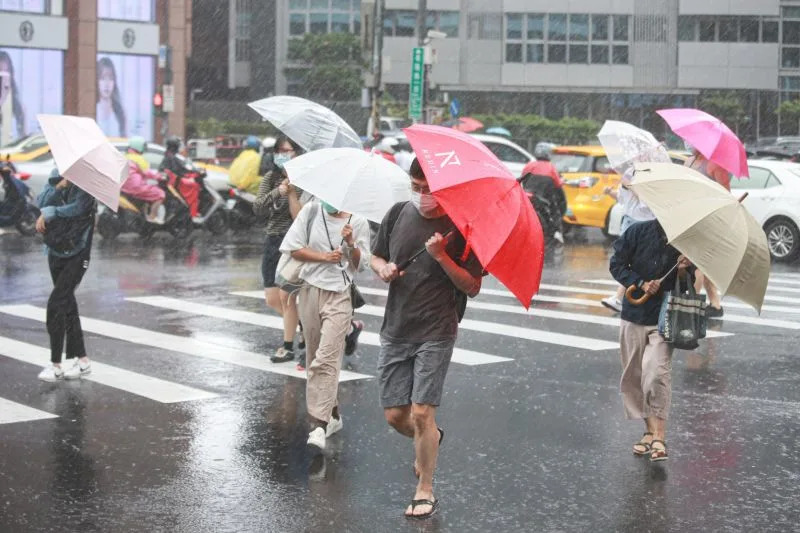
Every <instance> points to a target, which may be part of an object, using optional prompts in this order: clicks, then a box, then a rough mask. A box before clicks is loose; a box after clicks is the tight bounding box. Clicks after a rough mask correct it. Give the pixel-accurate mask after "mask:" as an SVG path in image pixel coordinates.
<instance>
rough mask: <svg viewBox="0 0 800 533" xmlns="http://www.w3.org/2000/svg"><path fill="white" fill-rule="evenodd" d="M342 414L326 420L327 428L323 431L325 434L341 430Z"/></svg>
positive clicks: (329, 434)
mask: <svg viewBox="0 0 800 533" xmlns="http://www.w3.org/2000/svg"><path fill="white" fill-rule="evenodd" d="M342 427H343V424H342V415H339V418H333V417H331V419H330V420H329V421H328V429H327V430H326V431H325V436H326V437H330V436H331V435H333V434H334V433H338V432H340V431H341V430H342Z"/></svg>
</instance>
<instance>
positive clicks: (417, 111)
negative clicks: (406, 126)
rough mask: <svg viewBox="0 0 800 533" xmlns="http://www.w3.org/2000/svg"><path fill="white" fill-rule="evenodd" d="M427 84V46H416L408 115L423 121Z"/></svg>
mask: <svg viewBox="0 0 800 533" xmlns="http://www.w3.org/2000/svg"><path fill="white" fill-rule="evenodd" d="M424 85H425V48H423V47H422V46H417V47H415V48H414V49H413V50H412V52H411V85H410V86H409V91H408V117H409V118H411V119H413V120H415V121H417V122H422V118H423V117H422V112H423V109H422V106H423V97H424V96H423V94H424V90H425V89H424Z"/></svg>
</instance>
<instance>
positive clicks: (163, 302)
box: [126, 293, 511, 366]
mask: <svg viewBox="0 0 800 533" xmlns="http://www.w3.org/2000/svg"><path fill="white" fill-rule="evenodd" d="M259 294H260V295H259V298H263V296H264V295H263V293H259ZM126 300H127V301H129V302H136V303H140V304H145V305H151V306H153V307H161V308H163V309H171V310H173V311H182V312H185V313H192V314H195V315H204V316H210V317H214V318H221V319H224V320H233V321H234V322H242V323H245V324H252V325H254V326H262V327H267V328H271V329H279V330H283V319H282V318H280V317H277V316H271V315H265V314H263V313H253V312H252V311H241V310H238V309H230V308H227V307H219V306H215V305H205V304H201V303H197V302H188V301H184V300H178V299H175V298H167V297H164V296H145V297H140V298H126ZM358 341H359V342H360V343H363V344H366V345H368V346H380V345H381V340H380V336H379V335H378V334H377V333H372V332H369V331H364V332H362V333H361V335H360V336H359V338H358ZM504 361H511V359H509V358H508V357H498V356H496V355H489V354H485V353H481V352H473V351H472V350H464V349H462V348H456V349H454V350H453V359H452V362H454V363H459V364H462V365H469V366H474V365H485V364H489V363H501V362H504Z"/></svg>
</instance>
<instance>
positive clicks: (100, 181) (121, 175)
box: [36, 115, 128, 211]
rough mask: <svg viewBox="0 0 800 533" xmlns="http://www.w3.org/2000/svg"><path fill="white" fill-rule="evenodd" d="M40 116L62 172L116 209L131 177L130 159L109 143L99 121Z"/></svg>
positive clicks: (48, 142) (67, 116)
mask: <svg viewBox="0 0 800 533" xmlns="http://www.w3.org/2000/svg"><path fill="white" fill-rule="evenodd" d="M36 118H37V119H38V120H39V124H40V125H41V127H42V133H44V136H45V139H47V144H48V145H50V151H51V152H52V153H53V159H54V160H55V162H56V167H58V173H59V174H61V175H62V176H63V177H65V178H67V179H68V180H70V181H71V182H72V183H74V184H75V185H77V186H78V187H80V188H81V189H83V190H84V191H86V192H87V193H89V194H91V195H92V196H94V197H95V198H97V199H98V200H99V201H101V202H103V203H104V204H106V205H107V206H108V207H109V208H111V209H112V210H113V211H116V210H117V207H118V205H119V190H120V187H121V186H122V183H123V182H124V181H125V179H126V178H127V177H128V160H127V159H125V156H123V155H122V154H121V153H120V152H119V150H117V149H116V148H114V146H113V145H112V144H111V143H110V142H108V139H107V138H106V136H105V134H104V133H103V132H102V130H101V129H100V126H98V125H97V122H95V121H94V119H91V118H86V117H74V116H70V115H36Z"/></svg>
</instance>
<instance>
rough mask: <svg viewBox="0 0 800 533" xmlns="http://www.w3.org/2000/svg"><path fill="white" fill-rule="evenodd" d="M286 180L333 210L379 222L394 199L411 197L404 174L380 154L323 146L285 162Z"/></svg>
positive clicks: (395, 201)
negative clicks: (287, 178) (320, 148)
mask: <svg viewBox="0 0 800 533" xmlns="http://www.w3.org/2000/svg"><path fill="white" fill-rule="evenodd" d="M284 168H285V169H286V174H287V175H288V176H289V181H290V182H291V183H292V184H293V185H296V186H297V187H300V188H301V189H303V190H304V191H308V192H309V193H311V194H313V195H314V196H316V197H317V198H319V199H321V200H323V201H325V202H327V203H329V204H331V205H332V206H333V207H335V208H336V209H339V210H341V211H345V212H347V213H353V214H355V215H359V216H362V217H364V218H366V219H367V220H371V221H373V222H378V223H380V222H381V221H383V217H384V215H385V214H386V213H387V212H388V211H389V208H391V207H392V206H393V205H394V204H396V203H397V202H405V201H408V200H410V199H411V184H410V181H409V178H408V174H406V173H405V171H404V170H403V169H402V168H400V167H399V166H397V165H396V164H394V163H392V162H390V161H388V160H386V159H385V158H384V157H383V156H381V154H378V153H374V152H366V151H364V150H359V149H356V148H324V149H322V150H316V151H314V152H308V153H306V154H303V155H301V156H300V157H296V158H294V159H292V160H291V161H289V162H288V163H286V165H285V167H284Z"/></svg>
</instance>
